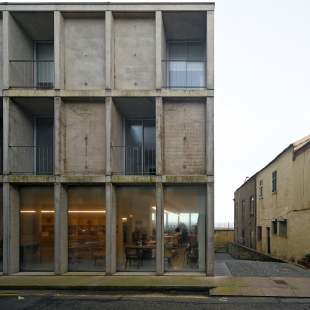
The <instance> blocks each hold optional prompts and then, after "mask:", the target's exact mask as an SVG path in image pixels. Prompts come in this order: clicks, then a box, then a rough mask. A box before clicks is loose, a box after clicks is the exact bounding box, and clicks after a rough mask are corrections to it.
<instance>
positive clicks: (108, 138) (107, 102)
mask: <svg viewBox="0 0 310 310" xmlns="http://www.w3.org/2000/svg"><path fill="white" fill-rule="evenodd" d="M112 104H113V102H112V98H111V97H106V100H105V107H106V109H105V111H106V113H105V117H106V175H111V168H112V163H111V161H112V157H111V145H112V142H111V141H112Z"/></svg>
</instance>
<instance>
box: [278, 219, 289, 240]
mask: <svg viewBox="0 0 310 310" xmlns="http://www.w3.org/2000/svg"><path fill="white" fill-rule="evenodd" d="M278 222H279V236H280V237H284V238H287V221H286V219H283V220H278Z"/></svg>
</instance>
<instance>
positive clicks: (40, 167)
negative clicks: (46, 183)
mask: <svg viewBox="0 0 310 310" xmlns="http://www.w3.org/2000/svg"><path fill="white" fill-rule="evenodd" d="M10 149H11V152H10V158H11V160H12V161H11V165H10V173H12V174H31V175H50V174H54V146H53V145H36V146H10Z"/></svg>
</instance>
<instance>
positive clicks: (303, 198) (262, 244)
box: [235, 136, 310, 262]
mask: <svg viewBox="0 0 310 310" xmlns="http://www.w3.org/2000/svg"><path fill="white" fill-rule="evenodd" d="M309 184H310V136H307V137H305V138H303V139H301V140H299V141H296V142H295V143H292V144H290V145H289V146H288V147H287V148H286V149H285V150H283V152H281V153H280V154H279V155H278V156H277V157H276V158H275V159H274V160H273V161H271V162H270V163H269V164H268V165H267V166H266V167H264V168H263V169H262V170H260V171H259V172H257V173H256V174H255V175H254V176H252V178H250V179H249V180H248V181H247V182H245V183H244V184H243V185H242V186H241V187H240V188H239V189H238V190H237V191H236V193H235V208H236V209H235V210H236V211H235V212H237V213H235V242H236V243H239V244H244V245H246V246H249V244H248V243H247V242H246V241H245V242H244V243H242V239H240V233H239V230H238V227H240V226H242V217H241V218H240V216H239V213H240V212H241V213H242V210H241V208H242V201H243V200H242V199H243V198H242V197H245V196H246V195H247V196H251V195H253V194H252V193H254V197H255V206H256V211H255V218H256V232H255V233H254V238H255V235H256V238H257V239H256V249H257V250H258V251H260V252H263V253H269V254H271V255H273V256H277V257H280V258H284V259H287V260H291V261H295V262H296V261H297V260H299V259H301V258H302V257H304V255H305V254H308V253H310V245H309V240H308V237H307V231H308V227H309V221H310V193H309V190H308V188H309ZM253 186H254V188H253ZM254 189H255V190H254ZM253 190H254V191H253ZM242 192H243V195H240V194H239V193H242ZM246 209H247V207H246ZM240 221H241V224H240ZM245 240H246V239H245ZM249 247H250V246H249Z"/></svg>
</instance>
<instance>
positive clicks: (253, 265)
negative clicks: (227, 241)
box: [215, 253, 310, 278]
mask: <svg viewBox="0 0 310 310" xmlns="http://www.w3.org/2000/svg"><path fill="white" fill-rule="evenodd" d="M229 275H232V276H234V277H292V278H310V271H309V270H307V269H304V268H302V267H298V266H295V265H293V264H289V263H274V262H259V261H248V260H236V259H234V258H232V257H231V256H230V255H229V254H228V253H216V254H215V276H229Z"/></svg>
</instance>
